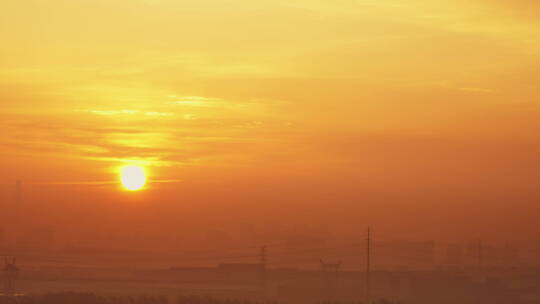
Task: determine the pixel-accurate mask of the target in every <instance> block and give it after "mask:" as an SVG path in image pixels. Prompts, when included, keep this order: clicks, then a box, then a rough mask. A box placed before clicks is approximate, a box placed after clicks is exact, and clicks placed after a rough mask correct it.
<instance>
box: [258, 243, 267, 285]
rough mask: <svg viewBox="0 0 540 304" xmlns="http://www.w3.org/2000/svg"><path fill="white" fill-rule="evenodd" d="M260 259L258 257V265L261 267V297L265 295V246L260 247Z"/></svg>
mask: <svg viewBox="0 0 540 304" xmlns="http://www.w3.org/2000/svg"><path fill="white" fill-rule="evenodd" d="M260 250H261V251H260V257H259V263H260V267H261V274H260V276H261V277H260V279H261V282H260V283H261V294H262V295H263V296H265V295H266V246H261V248H260Z"/></svg>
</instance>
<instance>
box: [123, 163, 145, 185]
mask: <svg viewBox="0 0 540 304" xmlns="http://www.w3.org/2000/svg"><path fill="white" fill-rule="evenodd" d="M120 181H121V182H122V186H124V188H126V189H127V190H130V191H136V190H140V189H141V188H142V187H144V185H145V184H146V174H145V173H144V170H143V168H141V167H139V166H126V167H123V168H122V169H121V170H120Z"/></svg>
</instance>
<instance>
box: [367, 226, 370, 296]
mask: <svg viewBox="0 0 540 304" xmlns="http://www.w3.org/2000/svg"><path fill="white" fill-rule="evenodd" d="M366 241H367V247H366V303H367V304H371V227H368V230H367V239H366Z"/></svg>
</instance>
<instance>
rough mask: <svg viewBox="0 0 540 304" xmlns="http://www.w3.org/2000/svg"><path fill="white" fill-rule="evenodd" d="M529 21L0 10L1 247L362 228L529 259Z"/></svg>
mask: <svg viewBox="0 0 540 304" xmlns="http://www.w3.org/2000/svg"><path fill="white" fill-rule="evenodd" d="M539 11H540V5H539V4H538V1H533V0H519V1H510V0H474V1H462V0H458V1H450V2H449V1H439V0H432V1H427V0H409V1H398V0H378V1H370V0H358V1H353V0H342V1H320V0H310V1H307V0H287V1H279V0H272V1H266V0H260V1H240V0H230V1H209V0H198V1H194V0H191V1H173V0H146V1H143V0H129V1H128V0H107V1H105V0H79V1H72V0H70V1H68V0H54V1H50V0H49V1H45V0H43V1H41V0H7V1H2V3H1V4H0V45H1V47H0V104H1V107H0V129H1V130H2V132H0V146H1V148H0V168H2V170H1V171H0V183H1V199H2V202H3V203H4V204H3V207H2V212H1V216H2V218H3V219H4V223H10V221H11V222H12V223H11V224H5V227H7V228H6V231H9V229H12V230H13V231H15V232H14V233H15V234H14V235H15V236H16V235H27V233H28V231H32V229H35V228H32V227H43V226H40V225H45V226H46V227H53V228H52V229H53V230H54V234H55V242H56V243H57V244H59V245H61V246H64V245H68V244H71V245H77V246H90V247H97V248H115V249H134V248H137V249H141V246H142V247H144V246H146V245H148V246H150V245H151V246H154V247H152V250H169V249H171V248H173V249H174V250H179V249H185V248H215V247H220V246H231V245H233V246H235V244H254V243H256V244H261V243H264V242H280V241H293V242H294V240H297V239H301V238H318V239H332V240H336V239H337V240H343V241H347V242H351V241H358V240H363V238H364V234H365V228H366V227H367V226H372V227H375V231H376V232H377V234H378V236H379V237H381V238H385V239H402V238H408V239H418V240H424V239H430V240H442V241H465V240H471V239H479V238H481V239H484V240H488V241H492V242H498V243H502V242H506V241H510V242H524V241H532V242H533V244H538V241H539V237H540V235H539V232H540V231H539V230H538V229H537V218H538V216H539V215H540V207H539V206H538V202H539V199H540V192H539V190H538V189H539V187H538V181H539V180H540V167H539V155H540V154H539V153H540V141H539V140H540V138H539V134H540V119H539V118H540V112H539V110H540V101H539V100H538V96H539V86H538V83H540V69H539V68H540V65H539V64H540V38H539V37H540V35H539V34H540V33H539V29H540V21H539V20H540V19H539V18H538V17H539V15H538V12H539ZM133 164H135V165H139V166H143V167H144V168H145V170H146V171H147V172H148V185H147V186H146V188H145V189H144V190H141V191H135V192H129V191H124V190H123V189H122V188H121V186H120V184H119V176H118V173H117V172H118V168H119V167H121V166H124V165H133ZM16 180H20V181H22V195H23V198H22V204H21V206H23V207H16V208H19V209H21V208H22V209H21V210H24V212H23V211H14V210H15V209H12V208H11V207H10V206H12V203H13V194H14V190H15V181H16ZM17 212H19V213H18V215H16V216H15V214H16V213H17ZM21 212H22V213H21ZM21 218H22V219H23V220H21ZM147 248H149V247H147ZM141 250H142V249H141Z"/></svg>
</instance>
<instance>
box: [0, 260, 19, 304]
mask: <svg viewBox="0 0 540 304" xmlns="http://www.w3.org/2000/svg"><path fill="white" fill-rule="evenodd" d="M16 262H17V259H16V258H15V257H13V258H12V259H11V261H9V259H8V258H7V257H6V258H5V259H4V286H3V287H4V295H6V296H12V295H14V294H15V281H16V280H17V277H18V275H19V268H18V267H17V265H16Z"/></svg>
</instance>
